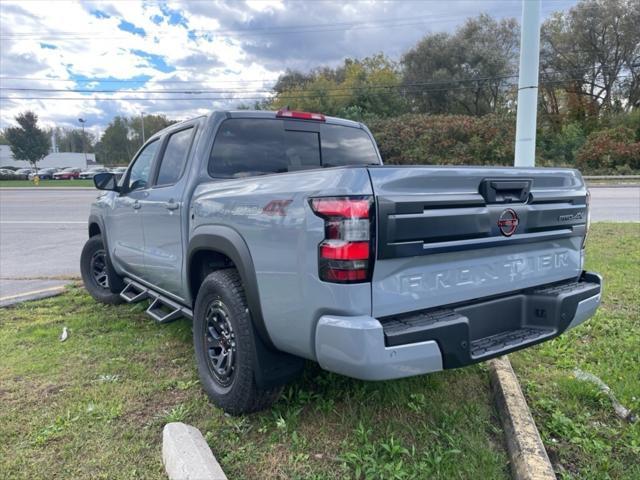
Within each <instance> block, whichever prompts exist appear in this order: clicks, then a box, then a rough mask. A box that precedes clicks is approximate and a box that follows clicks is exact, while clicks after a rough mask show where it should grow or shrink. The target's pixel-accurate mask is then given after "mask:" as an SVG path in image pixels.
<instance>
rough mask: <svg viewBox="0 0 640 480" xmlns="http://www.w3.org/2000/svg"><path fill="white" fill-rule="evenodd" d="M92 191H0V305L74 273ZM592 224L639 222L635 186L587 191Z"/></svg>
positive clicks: (77, 272) (639, 204)
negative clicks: (601, 222)
mask: <svg viewBox="0 0 640 480" xmlns="http://www.w3.org/2000/svg"><path fill="white" fill-rule="evenodd" d="M96 196H97V192H96V191H95V190H83V189H76V188H73V189H64V190H44V189H39V190H32V189H24V188H23V189H0V303H2V302H1V300H2V299H6V298H8V297H14V296H16V295H20V294H23V293H25V292H33V291H36V292H37V291H47V289H51V288H53V287H55V286H58V285H63V284H64V283H66V282H68V280H69V279H71V278H77V277H79V275H80V267H79V262H80V251H81V250H82V246H83V244H84V242H85V240H86V238H87V217H88V215H89V205H90V204H91V202H92V201H93V199H95V197H96ZM591 198H592V203H591V205H592V210H591V212H592V220H593V221H596V222H597V221H617V222H618V221H635V222H640V187H612V188H609V187H599V188H592V189H591Z"/></svg>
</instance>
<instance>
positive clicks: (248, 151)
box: [208, 118, 380, 178]
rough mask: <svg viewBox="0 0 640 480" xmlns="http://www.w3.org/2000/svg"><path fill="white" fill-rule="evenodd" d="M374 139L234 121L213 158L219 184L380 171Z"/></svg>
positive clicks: (314, 127) (340, 129) (264, 121)
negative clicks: (304, 173)
mask: <svg viewBox="0 0 640 480" xmlns="http://www.w3.org/2000/svg"><path fill="white" fill-rule="evenodd" d="M379 163H380V162H379V160H378V155H377V152H376V148H375V145H374V143H373V140H372V139H371V137H370V136H369V135H368V134H367V132H365V131H364V130H362V129H361V128H357V127H349V126H342V125H332V124H325V123H315V122H303V121H293V120H283V119H269V118H260V119H257V118H246V119H244V118H231V119H227V120H225V121H224V122H223V123H222V124H221V125H220V128H219V129H218V133H217V134H216V138H215V141H214V144H213V149H212V151H211V156H210V158H209V165H208V170H209V174H210V175H211V176H212V177H215V178H242V177H250V176H255V175H267V174H270V173H285V172H293V171H299V170H308V169H317V168H327V167H339V166H345V165H379Z"/></svg>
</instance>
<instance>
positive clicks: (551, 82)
mask: <svg viewBox="0 0 640 480" xmlns="http://www.w3.org/2000/svg"><path fill="white" fill-rule="evenodd" d="M627 77H628V76H619V77H616V78H627ZM571 80H576V81H579V80H582V79H562V80H548V81H541V82H539V85H541V86H542V85H561V84H564V83H566V82H567V81H571ZM507 86H508V87H509V86H510V87H515V86H516V84H511V85H507ZM395 88H396V89H403V88H406V87H403V86H402V85H398V86H396V87H395ZM474 88H477V86H461V87H451V88H437V89H428V88H427V89H422V93H423V94H425V95H428V94H429V93H436V92H444V91H455V90H469V89H474ZM369 93H370V94H372V95H389V94H390V93H389V92H386V91H379V92H369ZM407 93H414V94H415V93H416V92H407ZM418 93H419V92H418ZM352 96H353V95H352V94H316V93H308V94H297V95H277V96H275V98H277V99H278V100H307V99H313V98H348V97H352ZM272 98H273V97H271V98H270V97H268V96H259V97H197V98H189V97H157V98H145V97H7V96H3V97H0V100H52V101H80V100H92V101H137V102H159V101H172V102H176V101H184V102H190V101H236V102H241V101H260V100H269V99H272Z"/></svg>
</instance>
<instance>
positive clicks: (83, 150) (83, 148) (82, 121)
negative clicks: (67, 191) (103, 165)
mask: <svg viewBox="0 0 640 480" xmlns="http://www.w3.org/2000/svg"><path fill="white" fill-rule="evenodd" d="M78 121H79V122H80V125H82V153H84V166H85V167H87V166H88V165H87V148H86V145H85V140H84V124H85V123H86V122H87V121H86V120H85V119H84V118H79V119H78Z"/></svg>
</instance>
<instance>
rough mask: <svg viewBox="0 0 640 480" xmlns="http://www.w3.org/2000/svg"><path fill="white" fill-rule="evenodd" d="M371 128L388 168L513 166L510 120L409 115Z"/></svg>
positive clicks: (371, 125)
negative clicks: (391, 166) (412, 165)
mask: <svg viewBox="0 0 640 480" xmlns="http://www.w3.org/2000/svg"><path fill="white" fill-rule="evenodd" d="M369 127H370V128H371V131H372V133H373V134H374V136H375V138H376V140H377V142H378V147H379V148H380V153H381V154H382V158H383V160H384V162H385V163H387V164H396V165H402V164H417V165H513V157H514V137H515V121H514V119H513V117H510V116H504V115H495V114H491V115H485V116H482V117H471V116H466V115H423V114H407V115H402V116H400V117H396V118H390V119H381V120H374V121H373V122H371V123H370V124H369Z"/></svg>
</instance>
